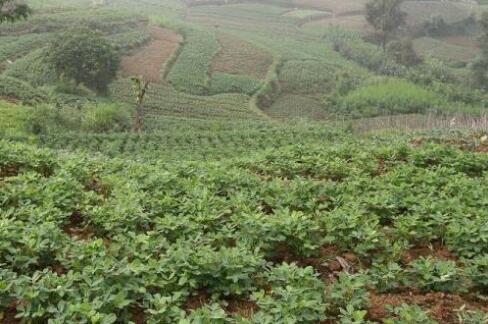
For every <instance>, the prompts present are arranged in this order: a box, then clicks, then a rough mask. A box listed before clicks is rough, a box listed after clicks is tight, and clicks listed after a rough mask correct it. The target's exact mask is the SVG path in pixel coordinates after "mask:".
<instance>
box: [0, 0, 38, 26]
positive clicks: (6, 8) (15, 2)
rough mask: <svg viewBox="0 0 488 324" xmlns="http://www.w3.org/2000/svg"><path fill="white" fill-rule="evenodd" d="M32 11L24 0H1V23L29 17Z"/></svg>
mask: <svg viewBox="0 0 488 324" xmlns="http://www.w3.org/2000/svg"><path fill="white" fill-rule="evenodd" d="M30 12H31V11H30V9H29V6H27V4H26V3H25V2H24V1H23V0H0V24H1V23H3V22H5V21H8V22H13V21H16V20H19V19H22V18H27V16H28V15H29V14H30Z"/></svg>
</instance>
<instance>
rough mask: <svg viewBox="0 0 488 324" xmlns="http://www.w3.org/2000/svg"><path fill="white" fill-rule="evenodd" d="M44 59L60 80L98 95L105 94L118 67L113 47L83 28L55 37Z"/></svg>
mask: <svg viewBox="0 0 488 324" xmlns="http://www.w3.org/2000/svg"><path fill="white" fill-rule="evenodd" d="M46 57H47V61H48V63H49V64H50V65H51V66H52V68H53V70H54V71H55V73H56V74H57V76H58V77H59V78H60V79H61V80H65V81H74V82H75V83H76V85H79V84H83V85H85V86H86V87H88V88H90V89H92V90H95V91H96V92H97V93H99V94H105V93H106V91H107V88H108V85H109V84H110V82H111V81H112V80H113V79H114V78H115V76H116V74H117V70H118V68H119V64H120V57H119V55H118V53H117V51H116V50H115V49H114V47H113V46H112V45H111V44H110V43H109V42H108V41H107V40H105V39H104V38H103V37H102V35H101V34H100V33H97V32H94V31H91V30H89V29H85V28H82V29H76V30H71V31H68V32H66V33H64V34H63V35H61V36H60V37H57V38H56V39H55V40H54V41H53V42H51V44H50V45H49V46H48V49H47V54H46Z"/></svg>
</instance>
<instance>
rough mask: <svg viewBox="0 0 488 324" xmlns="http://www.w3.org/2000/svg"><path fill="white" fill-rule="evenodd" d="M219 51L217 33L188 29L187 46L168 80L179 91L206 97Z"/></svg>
mask: <svg viewBox="0 0 488 324" xmlns="http://www.w3.org/2000/svg"><path fill="white" fill-rule="evenodd" d="M218 50H219V43H218V41H217V37H216V36H215V33H214V32H212V31H207V30H203V29H187V30H186V31H185V44H184V45H183V48H182V50H181V53H180V54H179V55H178V57H177V59H176V62H175V64H174V65H173V66H172V67H171V70H170V71H169V72H168V74H167V80H168V81H169V82H170V83H171V84H172V85H173V86H174V87H175V88H176V89H177V90H179V91H183V92H188V93H191V94H194V95H205V94H208V93H209V89H210V77H209V74H210V71H209V69H210V66H211V64H212V60H213V57H214V55H215V54H216V53H217V52H218Z"/></svg>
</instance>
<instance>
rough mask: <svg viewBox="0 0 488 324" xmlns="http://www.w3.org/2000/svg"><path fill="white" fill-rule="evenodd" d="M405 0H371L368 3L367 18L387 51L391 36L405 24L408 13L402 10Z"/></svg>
mask: <svg viewBox="0 0 488 324" xmlns="http://www.w3.org/2000/svg"><path fill="white" fill-rule="evenodd" d="M402 2H403V0H370V1H369V2H368V3H367V4H366V20H367V21H368V23H369V24H370V25H371V26H373V28H374V29H375V33H376V37H377V39H378V41H379V43H380V45H381V47H382V48H383V51H386V44H387V43H388V39H389V38H390V36H391V35H392V34H393V33H394V32H395V31H397V30H398V29H399V28H400V27H401V26H403V25H405V17H406V14H405V13H404V12H403V11H402V10H401V8H400V5H401V4H402Z"/></svg>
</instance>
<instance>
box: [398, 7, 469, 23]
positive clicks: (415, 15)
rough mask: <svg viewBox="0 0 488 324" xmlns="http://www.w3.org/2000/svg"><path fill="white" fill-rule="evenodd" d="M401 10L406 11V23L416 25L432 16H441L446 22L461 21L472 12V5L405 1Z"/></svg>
mask: <svg viewBox="0 0 488 324" xmlns="http://www.w3.org/2000/svg"><path fill="white" fill-rule="evenodd" d="M402 10H403V11H404V12H406V13H407V24H408V25H409V26H418V25H422V24H424V23H425V22H428V21H430V20H431V19H432V18H433V17H442V18H443V19H444V21H445V22H446V23H448V24H449V23H456V22H460V21H463V20H464V19H467V18H469V16H470V15H471V14H472V13H473V6H472V5H470V4H467V3H462V2H454V1H405V2H404V3H403V4H402Z"/></svg>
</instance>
